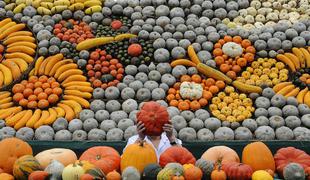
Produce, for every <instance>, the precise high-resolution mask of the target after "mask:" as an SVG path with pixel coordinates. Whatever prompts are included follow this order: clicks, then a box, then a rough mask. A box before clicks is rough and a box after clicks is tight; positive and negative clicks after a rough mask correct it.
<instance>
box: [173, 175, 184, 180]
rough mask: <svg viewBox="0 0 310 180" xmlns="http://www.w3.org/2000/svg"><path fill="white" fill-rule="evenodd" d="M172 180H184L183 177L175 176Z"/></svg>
mask: <svg viewBox="0 0 310 180" xmlns="http://www.w3.org/2000/svg"><path fill="white" fill-rule="evenodd" d="M172 180H185V178H184V176H179V175H175V176H173V177H172Z"/></svg>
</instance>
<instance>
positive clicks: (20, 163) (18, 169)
mask: <svg viewBox="0 0 310 180" xmlns="http://www.w3.org/2000/svg"><path fill="white" fill-rule="evenodd" d="M39 170H41V165H40V163H39V162H38V161H37V160H36V159H35V158H34V157H33V156H32V155H24V156H22V157H20V158H18V159H17V160H16V161H15V163H14V166H13V175H14V177H15V178H16V179H20V180H22V179H25V180H27V179H28V176H29V175H30V174H31V173H32V172H34V171H39Z"/></svg>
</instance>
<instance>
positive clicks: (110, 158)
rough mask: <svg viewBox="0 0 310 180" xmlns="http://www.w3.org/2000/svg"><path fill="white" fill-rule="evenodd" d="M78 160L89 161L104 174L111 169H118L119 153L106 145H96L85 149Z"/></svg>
mask: <svg viewBox="0 0 310 180" xmlns="http://www.w3.org/2000/svg"><path fill="white" fill-rule="evenodd" d="M80 160H85V161H89V162H90V163H92V164H94V165H95V166H96V167H98V168H100V169H101V170H102V171H103V172H104V174H108V173H109V172H111V171H113V170H119V165H120V162H121V157H120V155H119V153H118V152H117V151H116V150H115V149H113V148H111V147H108V146H97V147H92V148H89V149H87V150H86V151H85V152H84V153H83V154H82V155H81V157H80Z"/></svg>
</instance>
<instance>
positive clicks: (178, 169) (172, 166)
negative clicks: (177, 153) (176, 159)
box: [165, 163, 184, 176]
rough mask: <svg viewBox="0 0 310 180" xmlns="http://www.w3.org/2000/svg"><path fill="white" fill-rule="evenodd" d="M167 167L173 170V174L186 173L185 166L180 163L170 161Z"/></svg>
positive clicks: (181, 174)
mask: <svg viewBox="0 0 310 180" xmlns="http://www.w3.org/2000/svg"><path fill="white" fill-rule="evenodd" d="M165 168H167V169H171V170H172V171H173V174H178V175H180V176H183V174H184V168H183V166H182V165H181V164H179V163H168V164H167V165H166V166H165Z"/></svg>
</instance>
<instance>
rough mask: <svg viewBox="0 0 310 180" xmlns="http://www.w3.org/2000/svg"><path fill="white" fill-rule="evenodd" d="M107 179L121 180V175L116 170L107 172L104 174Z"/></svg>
mask: <svg viewBox="0 0 310 180" xmlns="http://www.w3.org/2000/svg"><path fill="white" fill-rule="evenodd" d="M106 179H107V180H121V179H122V176H121V175H120V174H119V173H118V172H117V171H115V170H114V171H112V172H109V173H108V174H107V176H106Z"/></svg>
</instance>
